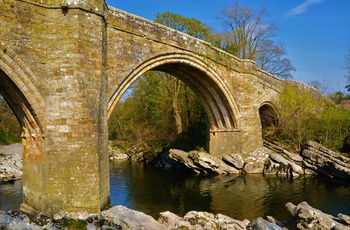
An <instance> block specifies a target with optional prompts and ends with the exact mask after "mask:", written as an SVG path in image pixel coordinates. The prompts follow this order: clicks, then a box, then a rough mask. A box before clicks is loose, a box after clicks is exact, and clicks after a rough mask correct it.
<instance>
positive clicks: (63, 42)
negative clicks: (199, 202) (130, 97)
mask: <svg viewBox="0 0 350 230" xmlns="http://www.w3.org/2000/svg"><path fill="white" fill-rule="evenodd" d="M148 70H160V71H164V72H167V73H170V74H172V75H174V76H175V77H178V78H179V79H181V80H182V81H184V82H185V83H186V84H187V85H188V86H190V87H191V88H192V89H193V90H194V92H196V93H197V94H198V95H200V97H201V98H202V100H203V104H204V107H205V109H206V112H207V116H208V122H209V129H210V130H209V131H210V137H209V146H210V153H211V154H214V155H218V156H220V155H223V154H231V153H242V154H243V155H244V154H247V153H249V152H251V151H253V150H255V149H256V148H257V147H260V146H261V145H262V137H261V121H260V117H259V109H260V108H261V107H262V106H264V107H263V108H265V107H267V108H272V109H273V104H274V103H275V101H276V100H277V94H278V92H279V90H280V89H282V88H283V84H284V83H283V81H281V80H279V79H277V78H275V77H273V76H271V75H269V74H267V73H265V72H263V71H261V70H259V69H257V68H256V65H255V63H254V62H252V61H249V60H240V59H238V58H236V57H233V56H231V55H229V54H227V53H225V52H223V51H220V50H218V49H215V48H213V47H212V46H211V45H210V44H208V43H206V42H203V41H200V40H197V39H195V38H192V37H190V36H187V35H186V34H182V33H180V32H177V31H174V30H172V29H169V28H167V27H164V26H161V25H159V24H156V23H153V22H151V21H148V20H145V19H142V18H139V17H137V16H134V15H131V14H128V13H127V12H123V11H120V10H118V9H114V8H112V7H109V6H107V5H106V3H105V2H104V0H74V1H73V0H0V94H1V95H3V97H4V98H5V99H6V101H7V102H8V103H9V105H10V106H11V108H12V110H13V111H14V112H15V114H16V116H17V118H18V120H19V122H20V124H21V126H22V129H23V132H22V144H23V174H24V177H23V192H24V199H23V204H22V207H21V208H22V210H25V211H30V210H31V209H32V210H37V211H42V212H44V213H46V214H48V215H51V214H53V213H57V212H59V211H60V210H64V211H69V212H74V211H87V212H90V213H98V212H100V211H101V210H102V209H104V208H105V207H107V206H108V205H109V166H108V151H107V147H108V146H107V144H108V143H107V141H108V140H107V138H108V135H107V120H108V116H109V114H111V113H112V111H113V109H114V108H115V106H116V104H117V102H118V101H119V99H120V97H121V95H122V94H123V93H124V92H125V90H126V89H127V88H128V87H129V86H130V85H131V84H132V83H133V82H134V81H135V80H136V79H137V78H138V77H140V76H141V75H142V74H143V73H145V72H146V71H148Z"/></svg>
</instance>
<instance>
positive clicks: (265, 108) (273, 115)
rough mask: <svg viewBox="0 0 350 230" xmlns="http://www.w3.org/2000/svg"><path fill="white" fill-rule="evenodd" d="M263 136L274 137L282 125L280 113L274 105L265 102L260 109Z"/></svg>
mask: <svg viewBox="0 0 350 230" xmlns="http://www.w3.org/2000/svg"><path fill="white" fill-rule="evenodd" d="M259 116H260V121H261V131H262V136H263V137H264V136H271V135H274V134H275V133H276V131H277V128H278V126H279V124H280V116H279V113H278V111H277V109H276V107H275V106H274V104H273V103H271V102H268V101H265V102H263V103H262V104H261V105H260V107H259Z"/></svg>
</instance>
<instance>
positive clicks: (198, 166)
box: [169, 149, 239, 174]
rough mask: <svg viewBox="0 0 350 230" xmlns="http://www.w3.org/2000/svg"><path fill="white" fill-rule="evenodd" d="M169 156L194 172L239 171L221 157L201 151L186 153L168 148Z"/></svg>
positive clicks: (220, 172) (223, 172)
mask: <svg viewBox="0 0 350 230" xmlns="http://www.w3.org/2000/svg"><path fill="white" fill-rule="evenodd" d="M169 158H170V159H171V160H173V161H175V162H177V163H180V164H183V165H184V166H185V167H187V168H188V169H190V170H193V171H194V172H196V173H200V172H203V173H216V174H227V173H239V171H238V169H236V168H234V167H232V166H230V165H227V164H225V163H224V162H223V161H222V160H221V159H219V158H217V157H215V156H212V155H209V154H208V153H205V152H201V151H191V152H189V153H187V152H185V151H182V150H178V149H170V151H169Z"/></svg>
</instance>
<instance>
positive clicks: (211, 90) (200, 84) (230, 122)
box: [108, 53, 240, 132]
mask: <svg viewBox="0 0 350 230" xmlns="http://www.w3.org/2000/svg"><path fill="white" fill-rule="evenodd" d="M149 70H158V71H163V72H166V73H169V74H171V75H173V76H175V77H177V78H179V79H180V80H182V81H183V82H184V83H185V84H186V85H188V86H189V87H190V88H191V89H192V90H193V91H194V92H195V93H197V94H198V95H199V96H200V98H202V100H203V102H204V103H203V106H204V108H205V110H206V113H207V116H208V120H209V124H210V131H211V132H215V131H233V130H237V129H239V127H240V124H239V119H238V117H239V110H238V107H237V105H236V104H235V101H234V99H233V97H232V95H231V93H230V91H229V89H228V87H227V86H226V83H225V82H224V81H223V79H222V78H220V76H219V75H218V74H217V73H216V72H215V71H214V70H213V69H212V68H211V67H210V66H209V65H208V63H205V62H203V61H202V60H201V59H199V58H198V57H197V56H194V55H190V54H183V53H170V54H165V55H159V56H155V57H153V58H151V59H149V60H147V61H145V62H143V63H142V64H141V65H139V66H138V67H137V68H136V69H134V70H133V71H132V72H131V73H130V74H129V75H128V76H127V77H126V78H125V79H124V81H123V82H122V83H121V84H120V85H119V86H118V87H117V89H116V90H115V91H114V93H113V95H112V96H111V98H110V100H109V103H108V114H109V115H111V114H112V112H113V110H114V108H115V106H116V104H117V103H118V101H119V100H120V98H121V96H122V95H123V93H124V92H125V91H126V90H127V89H128V88H129V87H130V86H131V84H132V83H133V82H134V81H135V80H136V79H137V78H139V77H140V76H141V75H142V74H144V73H145V72H147V71H149Z"/></svg>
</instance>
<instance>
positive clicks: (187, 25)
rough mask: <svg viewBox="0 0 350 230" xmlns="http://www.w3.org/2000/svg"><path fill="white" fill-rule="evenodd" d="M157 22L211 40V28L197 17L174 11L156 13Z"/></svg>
mask: <svg viewBox="0 0 350 230" xmlns="http://www.w3.org/2000/svg"><path fill="white" fill-rule="evenodd" d="M155 16H156V19H155V20H154V21H155V22H157V23H160V24H163V25H165V26H167V27H170V28H173V29H175V30H178V31H180V32H183V33H186V34H188V35H190V36H192V37H195V38H199V39H202V40H204V41H210V40H211V29H210V27H209V26H207V25H205V24H204V23H203V22H201V21H199V20H198V19H195V18H186V17H183V16H181V15H179V14H175V13H172V12H164V13H156V15H155Z"/></svg>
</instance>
